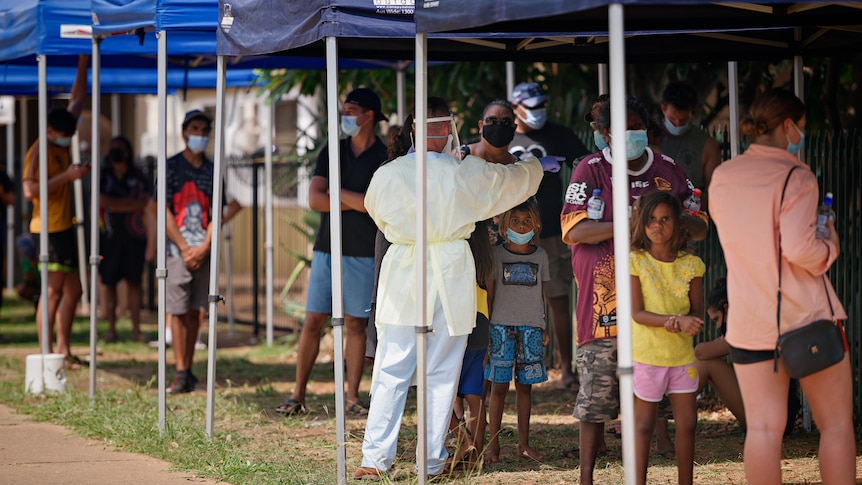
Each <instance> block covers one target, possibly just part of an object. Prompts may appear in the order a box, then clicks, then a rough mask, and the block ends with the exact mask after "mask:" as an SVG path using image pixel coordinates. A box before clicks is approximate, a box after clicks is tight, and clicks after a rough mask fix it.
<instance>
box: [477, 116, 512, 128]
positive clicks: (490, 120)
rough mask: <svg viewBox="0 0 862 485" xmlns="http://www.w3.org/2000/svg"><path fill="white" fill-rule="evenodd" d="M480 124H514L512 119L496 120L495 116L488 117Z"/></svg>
mask: <svg viewBox="0 0 862 485" xmlns="http://www.w3.org/2000/svg"><path fill="white" fill-rule="evenodd" d="M482 122H483V123H484V124H486V125H503V126H513V125H514V124H515V120H514V118H497V117H496V116H489V117H487V118H485V119H484V120H482Z"/></svg>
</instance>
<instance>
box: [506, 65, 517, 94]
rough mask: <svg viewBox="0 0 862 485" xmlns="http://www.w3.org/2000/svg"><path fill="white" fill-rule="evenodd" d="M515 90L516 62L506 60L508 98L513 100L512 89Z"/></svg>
mask: <svg viewBox="0 0 862 485" xmlns="http://www.w3.org/2000/svg"><path fill="white" fill-rule="evenodd" d="M514 90H515V63H514V62H513V61H506V99H508V100H509V101H511V100H512V91H514Z"/></svg>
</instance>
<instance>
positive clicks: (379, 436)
mask: <svg viewBox="0 0 862 485" xmlns="http://www.w3.org/2000/svg"><path fill="white" fill-rule="evenodd" d="M431 325H432V328H433V329H434V332H433V333H428V334H427V337H428V338H427V347H426V348H427V354H426V355H427V363H428V364H427V367H426V371H427V381H426V382H427V390H426V393H425V396H426V398H427V408H426V409H427V416H428V438H427V439H428V442H427V448H426V449H427V452H428V453H427V463H428V470H427V473H428V474H429V475H436V474H439V473H442V472H443V469H444V468H445V466H446V458H447V457H448V453H447V452H446V447H445V446H444V445H445V440H446V434H447V433H448V432H449V420H450V418H451V416H452V404H453V403H454V400H455V393H456V392H457V390H458V380H459V378H460V375H461V364H462V363H463V362H464V349H466V348H467V335H459V336H457V337H452V336H450V335H449V329H448V327H447V326H446V319H445V318H444V316H443V308H442V307H441V306H440V302H439V300H438V301H437V302H436V306H435V308H434V320H433V322H432V324H431ZM374 364H375V365H374V367H375V378H374V382H373V383H372V385H371V407H370V409H369V411H368V419H367V421H366V423H365V440H364V441H363V443H362V466H363V467H368V468H376V469H377V470H380V471H384V472H385V471H387V470H389V467H390V466H391V465H392V461H393V460H394V459H395V453H396V448H397V445H398V432H399V431H400V429H401V419H402V417H403V416H404V405H405V403H406V402H407V390H408V389H409V387H410V385H411V382H412V380H413V375H414V373H415V372H416V329H415V327H412V326H411V327H408V326H403V325H391V324H383V325H381V327H380V328H379V339H378V342H377V356H376V357H375V362H374ZM417 453H418V450H417ZM417 456H418V454H417Z"/></svg>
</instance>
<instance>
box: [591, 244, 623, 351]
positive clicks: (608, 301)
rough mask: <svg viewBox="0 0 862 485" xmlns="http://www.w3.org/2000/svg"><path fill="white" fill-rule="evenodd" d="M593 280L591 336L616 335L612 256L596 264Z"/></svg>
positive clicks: (615, 296) (615, 302)
mask: <svg viewBox="0 0 862 485" xmlns="http://www.w3.org/2000/svg"><path fill="white" fill-rule="evenodd" d="M593 281H595V284H594V285H593V336H594V337H596V338H608V337H616V336H617V290H616V286H615V285H614V258H613V255H612V254H611V255H608V256H605V257H604V258H603V259H602V260H601V261H599V262H598V263H597V264H596V267H595V269H594V275H593Z"/></svg>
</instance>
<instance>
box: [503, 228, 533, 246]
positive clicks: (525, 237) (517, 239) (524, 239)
mask: <svg viewBox="0 0 862 485" xmlns="http://www.w3.org/2000/svg"><path fill="white" fill-rule="evenodd" d="M534 235H535V233H534V232H533V231H530V232H528V233H527V234H521V233H520V232H515V231H513V230H512V229H507V230H506V239H508V240H509V241H510V242H511V243H513V244H527V243H528V242H530V241H532V240H533V236H534Z"/></svg>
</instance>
